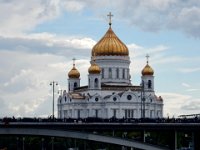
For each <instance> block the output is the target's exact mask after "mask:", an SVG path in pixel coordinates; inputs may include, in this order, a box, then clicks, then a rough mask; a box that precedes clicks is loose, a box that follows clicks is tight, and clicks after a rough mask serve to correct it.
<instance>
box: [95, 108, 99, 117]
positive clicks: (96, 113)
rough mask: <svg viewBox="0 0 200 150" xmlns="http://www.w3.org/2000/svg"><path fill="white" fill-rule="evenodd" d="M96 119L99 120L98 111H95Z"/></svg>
mask: <svg viewBox="0 0 200 150" xmlns="http://www.w3.org/2000/svg"><path fill="white" fill-rule="evenodd" d="M95 117H96V118H98V117H99V116H98V109H95Z"/></svg>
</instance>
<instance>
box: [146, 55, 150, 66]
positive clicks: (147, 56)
mask: <svg viewBox="0 0 200 150" xmlns="http://www.w3.org/2000/svg"><path fill="white" fill-rule="evenodd" d="M149 57H150V56H149V54H147V55H146V58H147V64H148V63H149Z"/></svg>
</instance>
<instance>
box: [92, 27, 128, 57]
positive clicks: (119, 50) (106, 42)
mask: <svg viewBox="0 0 200 150" xmlns="http://www.w3.org/2000/svg"><path fill="white" fill-rule="evenodd" d="M109 25H110V27H109V29H108V31H107V32H106V34H105V35H104V36H103V37H102V38H101V40H100V41H99V42H97V44H96V45H95V46H94V47H93V48H92V56H94V55H96V56H128V55H129V51H128V48H127V47H126V45H125V44H124V43H123V42H122V41H121V40H120V39H119V38H118V37H117V35H116V34H115V33H114V32H113V30H112V28H111V23H110V24H109Z"/></svg>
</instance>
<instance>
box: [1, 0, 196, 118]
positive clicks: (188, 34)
mask: <svg viewBox="0 0 200 150" xmlns="http://www.w3.org/2000/svg"><path fill="white" fill-rule="evenodd" d="M110 11H111V12H112V13H113V14H114V17H113V19H112V23H113V24H112V28H113V30H114V32H115V33H116V34H117V35H118V37H119V38H120V39H121V40H122V41H123V42H124V43H125V44H126V45H127V46H128V48H129V52H130V58H131V67H130V69H131V76H132V83H133V85H139V84H140V78H141V70H142V68H143V67H144V66H145V63H146V59H145V55H146V54H147V53H148V54H149V55H150V65H151V66H152V68H153V69H154V71H155V90H156V93H157V95H158V96H159V95H161V96H162V97H163V99H164V115H165V116H167V115H169V116H173V115H175V116H178V115H181V114H193V113H200V111H199V110H200V82H199V74H200V1H199V0H162V1H161V0H148V1H146V0H98V1H97V0H84V1H83V0H28V1H27V0H0V68H1V69H0V102H1V105H0V117H4V116H24V117H25V116H26V117H30V116H49V115H50V114H51V113H52V87H51V86H50V85H49V83H50V82H51V81H58V83H59V85H58V86H57V87H56V90H55V97H56V98H57V96H58V94H57V91H58V90H59V89H62V90H64V89H66V88H67V78H68V77H67V73H68V71H69V70H70V69H71V67H72V58H73V57H75V58H76V59H77V61H76V66H77V68H78V69H79V71H80V72H81V84H82V85H86V84H87V69H88V67H89V59H90V54H91V49H92V47H93V45H94V44H95V43H96V42H97V41H98V40H99V39H100V38H101V37H102V36H103V35H104V34H105V32H106V31H107V29H108V18H107V14H108V13H109V12H110Z"/></svg>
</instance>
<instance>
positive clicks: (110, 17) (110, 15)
mask: <svg viewBox="0 0 200 150" xmlns="http://www.w3.org/2000/svg"><path fill="white" fill-rule="evenodd" d="M107 16H108V17H109V25H110V26H111V24H112V17H113V15H112V14H111V12H109V14H108V15H107Z"/></svg>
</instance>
